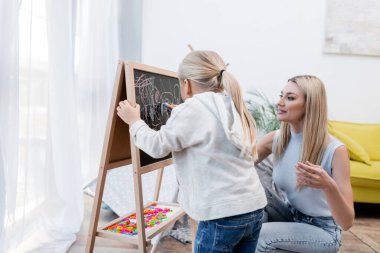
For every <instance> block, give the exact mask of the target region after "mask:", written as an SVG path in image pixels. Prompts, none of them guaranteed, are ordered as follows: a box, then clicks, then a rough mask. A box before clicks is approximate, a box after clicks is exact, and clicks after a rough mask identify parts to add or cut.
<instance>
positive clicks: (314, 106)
mask: <svg viewBox="0 0 380 253" xmlns="http://www.w3.org/2000/svg"><path fill="white" fill-rule="evenodd" d="M277 119H278V120H280V121H281V127H280V130H278V131H275V132H271V133H269V134H268V135H266V136H264V137H263V138H262V140H261V141H260V142H259V145H258V153H259V161H261V160H262V159H264V158H265V157H267V156H268V155H269V154H270V153H273V154H274V157H275V159H274V168H273V181H274V182H275V184H276V186H278V187H279V188H280V189H281V190H283V193H284V196H283V199H280V198H278V197H276V195H275V194H274V192H273V191H271V190H270V189H266V190H267V197H268V206H267V207H266V208H265V211H266V213H267V214H268V219H269V221H271V222H268V223H264V224H263V228H262V230H261V234H260V239H259V243H258V246H257V250H256V252H303V253H307V252H310V253H312V252H321V253H323V252H326V253H327V252H337V251H338V249H339V247H340V241H341V228H343V229H344V230H348V229H349V228H350V227H351V226H352V223H353V221H354V216H355V214H354V208H353V197H352V189H351V184H350V165H349V157H348V152H347V149H346V148H345V146H343V144H342V143H341V142H340V141H338V140H336V139H334V138H333V137H331V136H330V135H329V134H328V131H327V101H326V92H325V88H324V85H323V83H322V82H321V80H319V79H318V78H317V77H315V76H296V77H293V78H291V79H289V80H288V83H287V84H286V85H285V87H284V89H283V91H282V92H281V95H280V100H279V101H278V103H277Z"/></svg>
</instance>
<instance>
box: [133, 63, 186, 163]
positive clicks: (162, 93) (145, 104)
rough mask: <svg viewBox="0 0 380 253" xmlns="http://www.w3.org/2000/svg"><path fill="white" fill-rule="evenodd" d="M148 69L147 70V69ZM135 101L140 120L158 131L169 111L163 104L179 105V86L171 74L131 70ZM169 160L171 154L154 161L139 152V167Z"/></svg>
mask: <svg viewBox="0 0 380 253" xmlns="http://www.w3.org/2000/svg"><path fill="white" fill-rule="evenodd" d="M148 69H149V68H148ZM133 82H134V93H135V101H136V103H137V104H139V105H140V109H141V118H142V119H143V120H144V121H145V122H146V123H147V124H148V125H149V127H151V128H152V129H155V130H159V129H160V128H161V126H162V125H164V124H165V123H166V121H167V120H168V118H169V116H170V111H169V110H166V109H163V108H164V107H163V106H162V104H163V103H164V102H166V103H169V104H179V103H181V95H180V84H179V81H178V79H177V77H176V76H175V75H173V74H169V75H167V74H163V73H161V71H159V70H158V69H155V68H152V69H149V70H147V69H146V68H145V69H144V70H143V69H139V68H137V67H136V66H135V67H134V68H133ZM169 158H171V154H170V155H168V156H166V157H163V158H160V159H155V158H153V157H151V156H149V155H148V154H146V153H145V152H143V151H142V150H140V166H146V165H149V164H153V163H156V162H159V161H162V160H167V159H169Z"/></svg>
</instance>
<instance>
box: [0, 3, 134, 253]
mask: <svg viewBox="0 0 380 253" xmlns="http://www.w3.org/2000/svg"><path fill="white" fill-rule="evenodd" d="M128 2H130V3H132V2H133V1H132V0H131V1H129V0H128ZM122 5H124V6H125V1H124V2H123V1H122V0H113V1H102V0H81V1H77V0H62V1H50V0H28V1H20V2H19V3H18V1H15V0H1V1H0V53H1V61H0V208H1V209H0V229H1V236H0V243H1V244H0V252H12V253H13V252H17V253H19V252H39V253H40V252H46V253H48V252H49V253H52V252H66V251H67V250H68V249H69V247H70V245H71V244H72V243H73V242H74V241H75V239H76V236H75V234H76V233H77V232H78V231H79V229H80V227H81V223H82V220H83V193H82V186H83V185H84V183H85V182H88V181H89V180H90V179H92V178H94V177H95V176H96V175H97V172H98V169H99V161H100V155H101V149H102V145H103V139H104V133H105V126H106V121H107V117H108V110H109V102H110V98H111V94H112V89H113V85H114V79H115V71H116V66H117V61H118V60H119V59H122V58H124V59H125V56H126V54H125V50H124V51H123V48H124V49H125V48H127V47H128V48H131V47H130V46H129V45H124V44H123V45H121V44H120V41H122V39H120V38H122V37H123V36H121V35H120V31H125V29H120V28H121V25H120V24H121V23H122V21H123V18H121V17H122V16H123V15H124V14H125V13H123V12H122V11H120V6H122ZM132 6H135V7H133V8H136V6H137V7H138V8H140V7H141V4H138V5H136V4H132ZM140 10H141V9H139V11H140ZM128 11H130V12H133V10H128ZM122 26H123V28H125V27H126V26H125V25H122ZM127 26H128V25H127ZM18 29H19V31H20V33H19V36H18V34H17V33H15V32H14V31H17V30H18ZM138 33H140V31H138ZM124 36H125V34H124ZM18 38H19V39H18ZM18 41H20V45H19V44H18ZM137 41H138V42H140V40H139V39H138V40H137ZM139 46H140V45H139ZM133 53H134V54H135V55H136V52H133ZM19 55H20V57H19ZM137 55H139V54H137ZM134 60H136V58H134ZM137 60H138V59H137ZM18 126H19V127H18ZM4 221H5V224H3V222H4Z"/></svg>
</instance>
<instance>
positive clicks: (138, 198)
mask: <svg viewBox="0 0 380 253" xmlns="http://www.w3.org/2000/svg"><path fill="white" fill-rule="evenodd" d="M133 185H134V188H135V203H136V221H137V231H138V242H139V244H138V247H139V248H138V252H139V253H146V252H147V243H146V235H145V226H144V204H143V201H144V200H143V193H142V182H141V173H140V171H139V170H138V168H136V167H135V166H133Z"/></svg>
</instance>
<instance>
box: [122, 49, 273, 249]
mask: <svg viewBox="0 0 380 253" xmlns="http://www.w3.org/2000/svg"><path fill="white" fill-rule="evenodd" d="M178 77H179V81H180V85H181V97H182V99H183V100H184V103H182V104H180V105H178V106H176V107H175V108H174V109H173V110H172V113H171V116H170V118H169V120H168V121H167V123H166V124H165V125H164V126H162V127H161V129H160V130H159V131H155V130H152V129H150V128H149V126H148V125H147V124H146V123H145V122H144V121H142V120H141V119H140V108H139V106H138V105H137V106H136V107H132V106H131V105H130V104H129V103H128V101H123V102H120V104H119V107H118V108H117V113H118V115H119V116H120V118H121V119H122V120H124V121H125V122H126V123H128V124H129V125H130V133H131V136H132V137H133V139H134V142H135V144H136V146H137V147H139V148H140V149H142V150H143V151H144V152H146V153H148V154H149V155H151V156H153V157H164V156H166V155H167V154H169V153H170V152H172V155H173V161H174V166H175V170H176V176H177V179H178V183H179V204H180V205H181V207H182V208H183V209H184V210H185V211H186V212H187V214H188V215H189V216H190V217H191V218H193V219H195V220H198V221H199V224H198V231H197V235H196V239H195V242H194V244H195V245H194V248H195V252H254V251H255V248H256V244H257V239H258V236H259V232H260V228H261V222H262V216H263V208H264V206H265V205H266V197H265V192H264V189H263V187H262V185H261V183H260V180H259V178H258V175H257V173H256V171H255V169H254V166H253V161H254V159H255V157H257V151H256V144H255V143H256V135H255V122H254V120H253V118H252V117H251V115H250V114H249V112H248V110H247V108H246V106H245V104H244V101H243V99H242V95H241V91H240V87H239V84H238V82H237V81H236V79H235V78H234V77H233V75H232V74H231V73H230V72H229V71H228V70H227V65H226V64H225V63H224V61H223V60H222V58H221V57H220V56H219V55H218V54H217V53H215V52H212V51H193V52H191V53H189V54H188V55H187V56H186V57H185V58H184V59H183V61H182V62H181V64H180V65H179V68H178Z"/></svg>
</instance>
